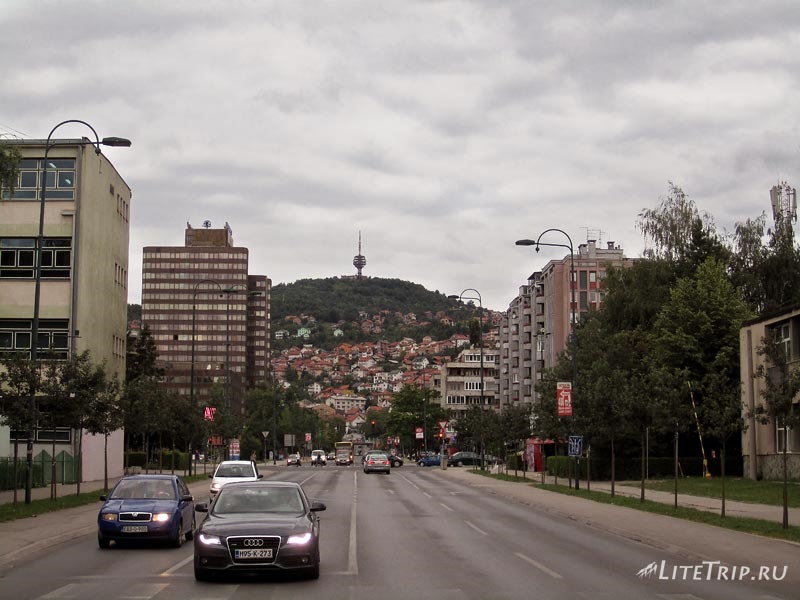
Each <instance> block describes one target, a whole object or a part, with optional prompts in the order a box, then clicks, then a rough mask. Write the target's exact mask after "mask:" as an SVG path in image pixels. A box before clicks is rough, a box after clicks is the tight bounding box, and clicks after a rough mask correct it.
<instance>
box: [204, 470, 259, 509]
mask: <svg viewBox="0 0 800 600" xmlns="http://www.w3.org/2000/svg"><path fill="white" fill-rule="evenodd" d="M209 477H210V478H211V499H212V500H213V499H214V498H215V497H216V496H217V492H219V490H220V488H221V487H222V486H223V485H225V484H226V483H232V482H234V481H257V480H259V479H261V478H262V477H263V475H262V474H261V473H259V472H258V469H257V468H256V465H255V463H254V462H253V461H250V460H223V461H222V462H221V463H219V464H218V465H217V469H216V471H214V474H213V475H209Z"/></svg>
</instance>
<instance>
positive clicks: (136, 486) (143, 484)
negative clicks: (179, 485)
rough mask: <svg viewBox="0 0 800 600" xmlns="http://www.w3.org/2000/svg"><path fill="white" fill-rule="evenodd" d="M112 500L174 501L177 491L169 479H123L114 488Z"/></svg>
mask: <svg viewBox="0 0 800 600" xmlns="http://www.w3.org/2000/svg"><path fill="white" fill-rule="evenodd" d="M110 497H111V498H112V499H117V500H127V499H134V498H139V499H148V498H149V499H158V500H174V499H175V489H174V487H173V485H172V481H170V480H169V479H123V480H122V481H120V482H119V483H118V484H117V486H116V487H115V488H114V491H113V492H112V494H111V496H110Z"/></svg>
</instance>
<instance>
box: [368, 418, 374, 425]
mask: <svg viewBox="0 0 800 600" xmlns="http://www.w3.org/2000/svg"><path fill="white" fill-rule="evenodd" d="M369 424H370V425H372V426H373V427H375V419H372V421H370V422H369Z"/></svg>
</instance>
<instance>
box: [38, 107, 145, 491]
mask: <svg viewBox="0 0 800 600" xmlns="http://www.w3.org/2000/svg"><path fill="white" fill-rule="evenodd" d="M68 123H80V124H82V125H86V127H88V128H89V129H91V130H92V133H93V134H94V138H95V141H94V142H93V141H91V140H89V139H87V138H84V140H85V141H81V142H79V143H78V144H77V145H92V146H94V151H95V154H100V146H114V147H121V148H127V147H129V146H130V145H131V141H130V140H129V139H126V138H121V137H104V138H103V139H102V140H101V139H100V137H99V136H98V135H97V131H95V129H94V127H92V126H91V125H89V123H87V122H86V121H81V120H80V119H68V120H66V121H61V123H59V124H58V125H56V126H55V127H53V129H51V130H50V133H49V134H48V135H47V143H46V144H45V147H44V161H43V164H42V175H41V181H40V184H39V234H38V236H37V238H36V274H35V281H36V283H35V285H34V288H33V322H32V323H31V366H32V368H33V371H35V370H36V363H37V361H38V358H39V356H38V354H39V353H38V350H39V307H40V303H41V287H42V245H43V244H44V212H45V211H44V207H45V195H46V193H47V157H48V155H49V154H50V149H51V148H53V147H55V146H59V145H69V146H75V145H76V144H75V143H69V144H58V143H56V142H55V141H51V140H52V137H53V133H55V131H56V129H58V128H59V127H61V126H62V125H66V124H68ZM28 410H29V413H30V414H29V419H30V423H29V424H28V444H27V457H26V458H27V469H28V472H27V476H26V479H25V504H30V503H31V488H32V487H33V438H34V435H35V427H36V389H35V388H34V389H31V395H30V399H29V401H28Z"/></svg>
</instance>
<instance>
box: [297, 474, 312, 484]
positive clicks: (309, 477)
mask: <svg viewBox="0 0 800 600" xmlns="http://www.w3.org/2000/svg"><path fill="white" fill-rule="evenodd" d="M312 477H314V476H313V475H309V476H308V477H306V478H305V479H303V481H301V482H300V483H299V484H298V485H305V484H306V481H308V480H309V479H311V478H312Z"/></svg>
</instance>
